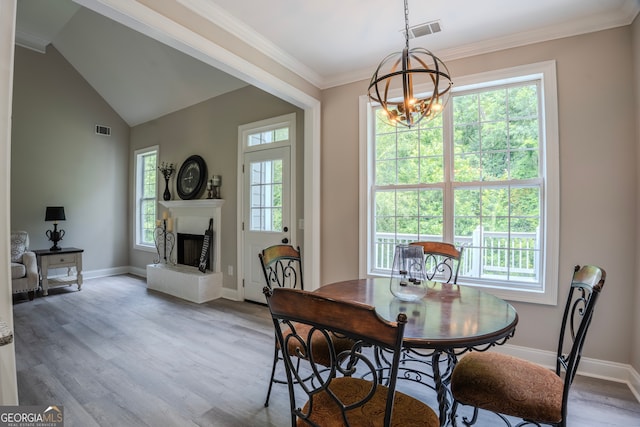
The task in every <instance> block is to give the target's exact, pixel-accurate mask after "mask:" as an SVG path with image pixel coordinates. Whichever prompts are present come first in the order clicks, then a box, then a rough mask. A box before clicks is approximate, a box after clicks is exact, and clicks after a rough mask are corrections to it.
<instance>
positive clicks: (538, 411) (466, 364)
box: [451, 352, 564, 423]
mask: <svg viewBox="0 0 640 427" xmlns="http://www.w3.org/2000/svg"><path fill="white" fill-rule="evenodd" d="M563 386H564V383H563V381H562V378H560V377H559V376H557V375H556V374H555V372H553V371H551V370H549V369H546V368H543V367H542V366H539V365H536V364H534V363H531V362H527V361H526V360H522V359H518V358H516V357H512V356H508V355H504V354H499V353H493V352H487V353H469V354H468V355H467V356H465V357H463V358H462V359H461V360H460V361H459V362H458V364H457V365H456V367H455V369H454V371H453V375H452V377H451V391H452V393H453V396H454V398H455V399H456V400H457V401H458V402H460V403H463V404H465V405H472V406H476V407H478V408H482V409H487V410H489V411H493V412H498V413H501V414H505V415H512V416H514V417H518V418H525V419H528V420H534V421H538V422H543V423H557V422H560V421H561V419H562V392H563Z"/></svg>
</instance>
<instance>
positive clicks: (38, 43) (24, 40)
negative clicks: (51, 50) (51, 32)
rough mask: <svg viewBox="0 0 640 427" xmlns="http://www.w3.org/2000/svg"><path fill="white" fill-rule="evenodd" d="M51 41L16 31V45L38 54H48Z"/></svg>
mask: <svg viewBox="0 0 640 427" xmlns="http://www.w3.org/2000/svg"><path fill="white" fill-rule="evenodd" d="M49 43H50V41H49V40H46V39H44V38H42V37H39V36H36V35H35V34H31V33H27V32H25V31H20V30H16V44H17V45H18V46H21V47H24V48H27V49H31V50H35V51H36V52H38V53H47V46H48V45H49Z"/></svg>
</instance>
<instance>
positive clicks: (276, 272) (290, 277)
mask: <svg viewBox="0 0 640 427" xmlns="http://www.w3.org/2000/svg"><path fill="white" fill-rule="evenodd" d="M258 258H260V264H261V265H262V271H263V273H264V278H265V280H266V281H267V286H268V287H270V288H274V287H278V288H292V289H304V281H303V278H302V257H301V256H300V248H299V247H297V248H294V247H293V246H291V245H274V246H270V247H268V248H266V249H264V250H263V251H262V252H261V253H259V254H258Z"/></svg>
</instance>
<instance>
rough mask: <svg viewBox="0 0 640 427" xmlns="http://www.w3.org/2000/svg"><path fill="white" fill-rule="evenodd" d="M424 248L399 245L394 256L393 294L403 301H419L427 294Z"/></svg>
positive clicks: (392, 273)
mask: <svg viewBox="0 0 640 427" xmlns="http://www.w3.org/2000/svg"><path fill="white" fill-rule="evenodd" d="M427 283H428V281H427V275H426V272H425V270H424V250H423V248H422V246H411V245H398V246H396V250H395V254H394V256H393V266H392V268H391V280H390V282H389V287H390V290H391V293H392V294H393V295H394V296H395V297H396V298H398V299H400V300H402V301H417V300H419V299H421V298H422V297H424V296H425V294H426V293H427Z"/></svg>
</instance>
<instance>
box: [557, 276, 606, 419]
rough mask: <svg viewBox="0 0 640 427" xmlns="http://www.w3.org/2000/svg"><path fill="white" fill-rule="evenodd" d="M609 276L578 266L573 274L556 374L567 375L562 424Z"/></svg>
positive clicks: (561, 330)
mask: <svg viewBox="0 0 640 427" xmlns="http://www.w3.org/2000/svg"><path fill="white" fill-rule="evenodd" d="M606 276H607V274H606V272H605V271H604V270H603V269H602V268H600V267H596V266H593V265H585V266H583V267H580V266H579V265H576V266H575V268H574V271H573V279H572V280H571V288H570V290H569V296H568V297H567V302H566V304H565V308H564V315H563V316H562V327H561V329H560V339H559V341H558V351H557V358H556V374H557V375H558V376H560V375H561V374H562V371H564V373H565V378H564V389H563V394H562V419H563V421H564V420H566V417H567V401H568V399H569V389H570V388H571V384H572V383H573V379H574V377H575V375H576V372H577V370H578V365H579V364H580V359H581V357H582V347H583V346H584V342H585V338H586V336H587V331H588V330H589V326H591V320H592V318H593V310H594V308H595V306H596V302H597V301H598V297H599V296H600V292H601V291H602V287H603V286H604V281H605V279H606Z"/></svg>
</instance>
